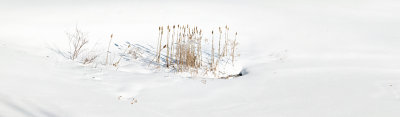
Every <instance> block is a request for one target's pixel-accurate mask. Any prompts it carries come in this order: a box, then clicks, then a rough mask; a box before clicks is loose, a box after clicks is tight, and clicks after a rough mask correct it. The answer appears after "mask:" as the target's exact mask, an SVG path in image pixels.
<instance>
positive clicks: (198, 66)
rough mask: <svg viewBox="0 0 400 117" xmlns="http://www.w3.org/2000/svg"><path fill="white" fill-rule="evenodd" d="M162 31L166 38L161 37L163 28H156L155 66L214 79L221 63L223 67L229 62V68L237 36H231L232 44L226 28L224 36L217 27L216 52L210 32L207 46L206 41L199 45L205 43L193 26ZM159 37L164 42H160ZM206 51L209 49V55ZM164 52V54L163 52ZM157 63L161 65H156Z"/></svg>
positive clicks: (221, 30)
mask: <svg viewBox="0 0 400 117" xmlns="http://www.w3.org/2000/svg"><path fill="white" fill-rule="evenodd" d="M166 28H167V29H166V31H167V33H166V35H164V27H163V26H160V27H159V28H158V29H159V33H158V40H157V50H156V55H155V61H156V63H158V64H159V65H161V66H165V67H166V68H172V69H175V71H177V72H190V73H192V74H198V73H199V71H203V72H204V73H205V74H207V73H209V72H212V73H213V74H214V76H215V77H218V76H217V75H218V74H219V72H220V71H217V69H218V66H219V65H221V62H224V63H225V65H226V64H227V63H228V62H229V61H228V60H229V59H231V60H230V62H231V64H232V65H233V63H234V61H235V56H236V54H235V50H236V48H237V45H238V43H237V40H236V36H237V33H235V38H234V40H232V39H230V38H229V27H228V26H225V30H224V32H223V29H222V28H221V27H219V28H218V30H219V38H218V40H217V42H218V45H217V46H218V50H215V48H216V47H214V46H215V44H214V31H211V36H212V37H211V40H210V42H211V45H210V44H209V43H208V41H203V40H206V38H204V37H203V30H202V29H200V28H198V27H197V26H193V27H191V26H189V25H173V26H167V27H166ZM222 34H224V38H222ZM165 36H166V37H165ZM163 37H165V38H166V39H165V40H162V39H163ZM208 48H211V51H209V50H208ZM164 49H165V51H163V50H164ZM216 51H217V52H216ZM163 53H164V54H163ZM229 55H230V56H229ZM161 59H162V60H163V61H160V60H161ZM203 60H204V61H203ZM206 61H207V62H206ZM162 62H163V63H162Z"/></svg>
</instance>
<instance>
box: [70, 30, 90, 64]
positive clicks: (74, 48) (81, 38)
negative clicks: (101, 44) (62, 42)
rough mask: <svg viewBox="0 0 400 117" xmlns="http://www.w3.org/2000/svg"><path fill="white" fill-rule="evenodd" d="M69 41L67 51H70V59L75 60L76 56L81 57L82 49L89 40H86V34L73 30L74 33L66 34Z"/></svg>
mask: <svg viewBox="0 0 400 117" xmlns="http://www.w3.org/2000/svg"><path fill="white" fill-rule="evenodd" d="M67 36H68V40H69V49H70V53H71V55H70V59H72V60H75V59H76V58H78V56H80V55H81V53H82V51H83V50H84V49H83V48H84V47H86V45H87V44H88V42H89V40H88V38H87V33H84V32H82V31H81V30H79V29H78V27H76V28H75V31H74V32H72V33H67Z"/></svg>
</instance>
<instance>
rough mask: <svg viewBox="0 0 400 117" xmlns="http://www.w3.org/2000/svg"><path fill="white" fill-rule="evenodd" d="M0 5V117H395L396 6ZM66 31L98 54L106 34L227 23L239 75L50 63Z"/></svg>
mask: <svg viewBox="0 0 400 117" xmlns="http://www.w3.org/2000/svg"><path fill="white" fill-rule="evenodd" d="M0 3H1V4H0V6H1V7H0V14H2V16H1V19H0V25H1V26H0V48H1V49H0V54H1V55H0V117H109V116H116V117H125V116H126V117H127V116H171V117H175V116H180V117H185V116H195V117H204V116H213V117H221V116H238V117H241V116H250V117H251V116H260V117H265V116H274V117H276V116H278V117H293V116H295V117H303V116H304V117H310V116H317V117H319V116H324V117H325V116H330V117H338V116H339V117H343V116H345V117H354V116H363V117H377V116H384V117H397V116H399V115H400V111H399V109H400V77H399V76H400V62H399V60H400V54H399V51H400V46H399V45H400V40H399V38H400V35H399V34H400V33H398V30H399V27H400V16H399V15H397V11H400V2H398V1H389V0H387V1H377V0H376V1H356V0H353V1H348V0H339V1H336V0H335V1H333V0H332V1H318V2H316V1H302V2H300V1H216V2H214V1H197V2H182V1H171V2H164V1H149V2H141V1H118V2H107V1H99V2H95V1H82V2H80V1H59V2H53V1H44V0H43V1H38V2H36V1H35V2H34V1H1V2H0ZM77 24H78V25H79V26H80V27H81V28H82V29H83V30H84V31H87V32H89V37H90V39H91V40H92V42H93V43H97V45H99V46H91V47H92V49H93V50H98V51H105V48H103V46H106V45H107V43H108V42H107V39H108V38H109V35H110V34H111V33H114V35H115V41H116V43H118V42H120V43H123V42H125V41H129V42H132V43H143V44H155V43H156V39H157V33H158V32H157V27H158V26H159V25H168V24H193V25H199V26H201V27H204V28H210V29H211V28H216V27H217V26H220V25H225V24H229V25H230V26H231V30H235V31H237V32H238V33H239V39H238V41H239V42H240V45H239V51H240V54H241V56H240V58H239V61H238V62H240V63H241V64H242V65H243V66H244V69H246V71H247V72H248V74H246V75H244V76H242V77H239V78H235V79H228V80H224V79H203V78H183V77H175V75H174V74H172V73H168V72H162V71H155V70H153V69H149V68H147V67H146V66H143V65H140V64H133V63H132V64H126V65H124V66H122V67H121V68H119V70H117V71H116V70H115V69H113V68H112V67H97V68H93V67H92V66H84V65H81V64H80V63H77V62H74V61H70V60H68V59H65V58H64V57H63V56H62V55H61V54H60V53H59V52H62V51H65V50H67V48H68V47H67V44H66V43H68V41H67V38H66V35H65V32H68V31H71V30H72V29H73V28H74V27H75V25H77ZM114 49H116V48H114ZM58 50H59V51H58ZM134 100H136V101H137V102H136V103H133V104H131V103H132V102H134Z"/></svg>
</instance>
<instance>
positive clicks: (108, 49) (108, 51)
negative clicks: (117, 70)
mask: <svg viewBox="0 0 400 117" xmlns="http://www.w3.org/2000/svg"><path fill="white" fill-rule="evenodd" d="M112 39H113V34H111V36H110V41H109V42H108V47H107V55H106V65H108V54H109V53H110V46H111V41H112Z"/></svg>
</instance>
